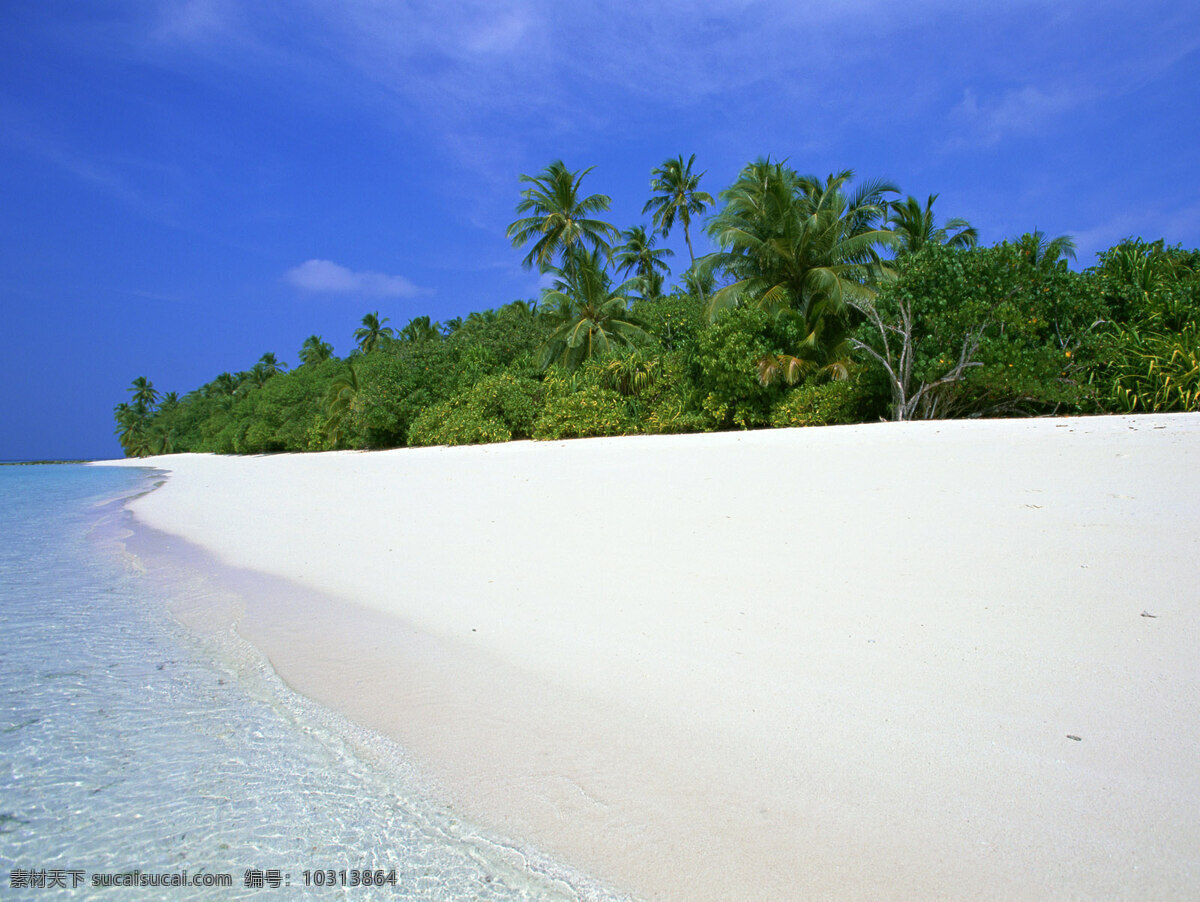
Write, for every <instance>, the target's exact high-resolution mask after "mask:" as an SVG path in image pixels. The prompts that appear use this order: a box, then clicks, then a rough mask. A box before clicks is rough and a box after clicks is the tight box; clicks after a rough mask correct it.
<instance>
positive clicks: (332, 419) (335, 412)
mask: <svg viewBox="0 0 1200 902" xmlns="http://www.w3.org/2000/svg"><path fill="white" fill-rule="evenodd" d="M356 397H358V373H357V372H356V371H355V369H354V364H352V363H350V362H349V361H347V362H346V372H344V373H341V374H340V375H338V376H337V377H336V378H335V379H334V380H333V382H331V383H330V384H329V391H328V392H327V393H326V395H325V434H326V436H328V438H329V440H330V441H331V442H332V443H333V444H334V445H337V444H338V442H339V441H340V440H341V438H342V434H343V431H344V429H345V425H346V419H347V417H348V416H349V414H350V411H351V409H352V408H353V406H354V399H355V398H356Z"/></svg>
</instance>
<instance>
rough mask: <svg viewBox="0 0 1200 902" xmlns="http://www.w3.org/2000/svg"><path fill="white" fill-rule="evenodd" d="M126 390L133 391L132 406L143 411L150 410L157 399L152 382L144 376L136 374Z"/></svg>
mask: <svg viewBox="0 0 1200 902" xmlns="http://www.w3.org/2000/svg"><path fill="white" fill-rule="evenodd" d="M126 390H127V391H131V392H133V406H134V407H136V408H139V409H141V410H143V411H148V410H150V409H151V408H153V407H154V405H155V403H156V402H157V401H158V392H157V391H156V390H155V388H154V383H153V382H151V381H150V380H149V379H147V378H146V377H145V376H138V377H137V378H136V379H134V380H133V384H132V385H131V386H129V388H128V389H126Z"/></svg>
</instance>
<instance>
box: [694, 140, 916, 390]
mask: <svg viewBox="0 0 1200 902" xmlns="http://www.w3.org/2000/svg"><path fill="white" fill-rule="evenodd" d="M853 175H854V174H853V172H851V171H850V170H845V171H843V172H840V173H837V174H836V175H830V176H829V177H828V178H827V179H825V180H824V181H822V180H820V179H817V178H815V177H813V176H800V175H798V174H797V173H796V172H794V171H793V170H792V169H790V168H789V167H787V166H785V165H783V164H782V163H772V162H770V161H769V160H759V161H757V162H755V163H752V164H750V165H749V166H747V167H746V168H745V169H743V170H742V172H741V174H740V175H739V176H738V180H737V181H736V182H735V183H734V184H733V186H731V187H730V188H728V189H727V190H725V191H723V192H722V193H721V198H722V200H724V201H725V206H724V207H723V208H722V209H721V211H720V212H719V213H718V214H717V215H716V216H715V217H714V218H713V219H712V221H711V222H710V223H709V225H708V232H709V235H710V236H711V237H712V239H713V241H714V242H716V244H717V245H719V246H720V248H721V250H720V251H719V252H717V253H716V254H712V255H711V256H710V257H708V258H707V259H706V266H707V267H708V268H710V269H712V270H714V271H717V272H721V273H724V274H725V275H726V276H728V277H729V279H730V280H731V281H730V283H729V284H727V285H725V286H724V287H722V288H720V289H719V290H717V291H716V292H715V293H714V294H713V295H712V297H711V298H710V299H709V304H708V312H709V315H710V317H713V318H715V317H716V316H717V315H718V314H719V313H720V312H721V311H722V310H726V309H728V308H730V307H732V306H735V305H738V304H751V305H754V306H757V307H761V308H762V309H763V310H766V311H769V312H771V313H776V312H779V311H788V312H789V313H790V315H791V316H793V317H794V318H795V319H796V321H797V322H798V323H799V324H800V325H801V326H802V328H801V330H800V331H801V334H800V338H799V340H798V341H797V343H796V346H795V348H792V349H788V351H787V352H788V353H789V354H791V355H792V356H795V357H797V358H801V357H802V358H804V359H807V360H810V361H812V362H813V363H814V364H815V365H816V366H818V367H820V366H824V365H826V364H828V363H831V362H835V361H836V362H839V363H840V362H841V361H842V360H843V359H844V357H845V355H846V354H847V353H848V350H849V349H848V347H846V345H845V338H846V334H847V329H848V326H849V321H848V317H847V304H848V303H850V302H852V301H854V300H857V299H862V298H864V297H868V296H869V295H870V287H869V285H870V283H871V282H872V281H874V280H875V279H876V278H877V276H878V274H879V272H880V268H881V266H880V257H879V251H880V249H881V248H883V247H886V246H888V245H891V244H894V243H895V242H896V241H897V240H898V239H897V234H896V233H895V232H893V231H891V230H889V229H883V228H881V227H880V226H881V225H882V223H883V217H884V215H885V213H886V211H887V209H888V205H887V202H886V201H885V199H884V195H885V194H887V193H889V192H894V191H896V190H897V189H896V188H895V187H894V186H893V185H891V184H889V183H887V182H883V181H868V182H866V183H865V184H863V185H862V186H861V187H860V188H859V189H858V190H856V191H855V192H853V193H847V192H848V186H849V182H850V180H851V179H852V178H853Z"/></svg>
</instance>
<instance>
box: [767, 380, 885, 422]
mask: <svg viewBox="0 0 1200 902" xmlns="http://www.w3.org/2000/svg"><path fill="white" fill-rule="evenodd" d="M862 406H863V393H862V390H861V388H860V386H859V384H858V383H857V382H856V381H853V380H851V379H843V380H836V381H829V382H806V383H804V384H803V385H800V386H797V387H796V388H794V389H792V390H791V391H789V392H788V393H787V394H786V395H785V396H784V398H783V400H782V401H779V402H778V403H777V404H775V406H774V407H772V408H771V425H772V426H775V427H779V428H786V427H789V426H834V425H840V424H845V423H858V422H861V421H862V420H861V414H860V412H861V409H862Z"/></svg>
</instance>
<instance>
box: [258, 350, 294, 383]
mask: <svg viewBox="0 0 1200 902" xmlns="http://www.w3.org/2000/svg"><path fill="white" fill-rule="evenodd" d="M255 366H261V367H262V370H263V372H264V373H266V375H267V378H268V379H269V378H270V377H272V376H275V375H277V374H279V373H283V372H286V371H287V368H288V365H287V364H286V363H282V362H280V361H279V360H276V359H275V355H274V354H273V353H271V352H270V351H268V352H267V353H265V354H263V355H262V356H261V357H259V358H258V363H257V364H255Z"/></svg>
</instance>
